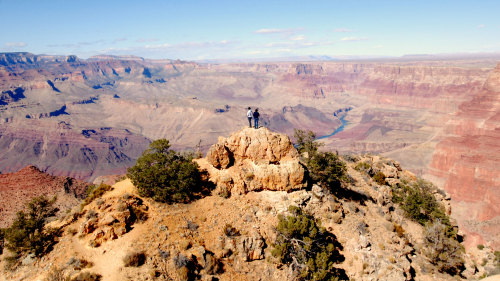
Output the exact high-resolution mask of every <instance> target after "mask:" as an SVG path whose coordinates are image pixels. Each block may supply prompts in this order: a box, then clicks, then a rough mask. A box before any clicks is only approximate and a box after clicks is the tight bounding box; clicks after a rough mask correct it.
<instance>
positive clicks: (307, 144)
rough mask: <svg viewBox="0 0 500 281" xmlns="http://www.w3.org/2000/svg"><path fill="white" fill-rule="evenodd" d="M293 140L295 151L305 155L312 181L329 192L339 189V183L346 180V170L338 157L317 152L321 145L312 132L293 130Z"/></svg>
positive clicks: (328, 153) (330, 153)
mask: <svg viewBox="0 0 500 281" xmlns="http://www.w3.org/2000/svg"><path fill="white" fill-rule="evenodd" d="M294 138H295V140H296V143H295V146H296V148H297V150H298V151H299V153H301V154H302V155H305V157H304V161H305V164H306V166H307V169H308V170H309V176H310V178H311V179H312V181H313V182H314V183H319V184H320V185H322V186H324V187H326V188H327V189H329V190H331V191H335V190H337V189H339V188H340V187H341V183H342V182H344V181H346V180H347V177H346V171H347V168H346V165H345V163H344V162H343V161H342V160H341V159H340V158H339V156H338V155H336V154H334V153H332V152H322V151H319V147H320V146H321V145H322V144H321V143H318V142H316V141H315V138H316V135H315V134H314V133H313V132H312V131H308V132H305V131H303V130H295V134H294Z"/></svg>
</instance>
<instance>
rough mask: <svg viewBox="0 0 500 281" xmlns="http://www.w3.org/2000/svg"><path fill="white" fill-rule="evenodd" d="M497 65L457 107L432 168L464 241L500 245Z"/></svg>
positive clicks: (499, 69)
mask: <svg viewBox="0 0 500 281" xmlns="http://www.w3.org/2000/svg"><path fill="white" fill-rule="evenodd" d="M499 85H500V64H499V65H498V66H497V68H496V69H495V71H494V72H492V73H491V75H490V77H489V79H488V81H487V82H486V84H485V85H484V87H483V89H482V90H481V91H478V92H477V93H474V96H473V97H472V99H471V100H470V101H468V102H465V103H463V104H462V105H460V110H459V111H458V112H457V113H456V115H455V116H454V117H453V118H452V120H451V121H450V122H449V123H448V124H447V126H446V129H445V133H444V134H445V137H444V139H443V140H442V141H441V142H440V143H439V144H438V145H437V147H436V151H435V153H434V156H433V161H432V164H431V168H432V170H431V172H432V173H433V174H434V175H435V176H438V177H441V178H444V179H445V184H444V188H445V189H446V191H448V192H449V193H450V194H451V196H452V199H453V204H454V207H453V208H454V210H456V213H457V214H463V216H455V217H456V219H457V220H458V222H459V224H460V227H461V228H462V229H464V230H465V231H466V233H469V234H470V236H471V237H470V239H468V241H467V242H468V244H469V245H470V244H474V243H484V242H490V243H491V244H492V246H493V247H494V248H499V247H500V231H499V230H500V165H499V164H500V87H499Z"/></svg>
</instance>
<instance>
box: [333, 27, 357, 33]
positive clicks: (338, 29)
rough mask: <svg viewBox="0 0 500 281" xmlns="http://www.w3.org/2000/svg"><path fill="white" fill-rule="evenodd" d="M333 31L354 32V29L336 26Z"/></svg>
mask: <svg viewBox="0 0 500 281" xmlns="http://www.w3.org/2000/svg"><path fill="white" fill-rule="evenodd" d="M333 32H352V29H349V28H343V27H340V28H335V29H334V30H333Z"/></svg>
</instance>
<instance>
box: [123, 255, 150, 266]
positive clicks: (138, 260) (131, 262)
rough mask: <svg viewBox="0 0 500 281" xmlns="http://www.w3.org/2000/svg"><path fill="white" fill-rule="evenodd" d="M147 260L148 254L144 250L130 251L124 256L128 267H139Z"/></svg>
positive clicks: (124, 261) (124, 262)
mask: <svg viewBox="0 0 500 281" xmlns="http://www.w3.org/2000/svg"><path fill="white" fill-rule="evenodd" d="M145 262H146V254H145V253H144V252H132V253H128V254H127V255H126V256H125V257H124V258H123V264H124V265H125V266H126V267H129V266H131V267H138V266H141V265H143V264H144V263H145Z"/></svg>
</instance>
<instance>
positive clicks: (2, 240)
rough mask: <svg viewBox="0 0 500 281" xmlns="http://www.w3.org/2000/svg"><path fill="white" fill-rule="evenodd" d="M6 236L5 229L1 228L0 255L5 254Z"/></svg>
mask: <svg viewBox="0 0 500 281" xmlns="http://www.w3.org/2000/svg"><path fill="white" fill-rule="evenodd" d="M4 237H5V235H4V229H3V228H0V255H1V254H3V248H4V245H5V238H4Z"/></svg>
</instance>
